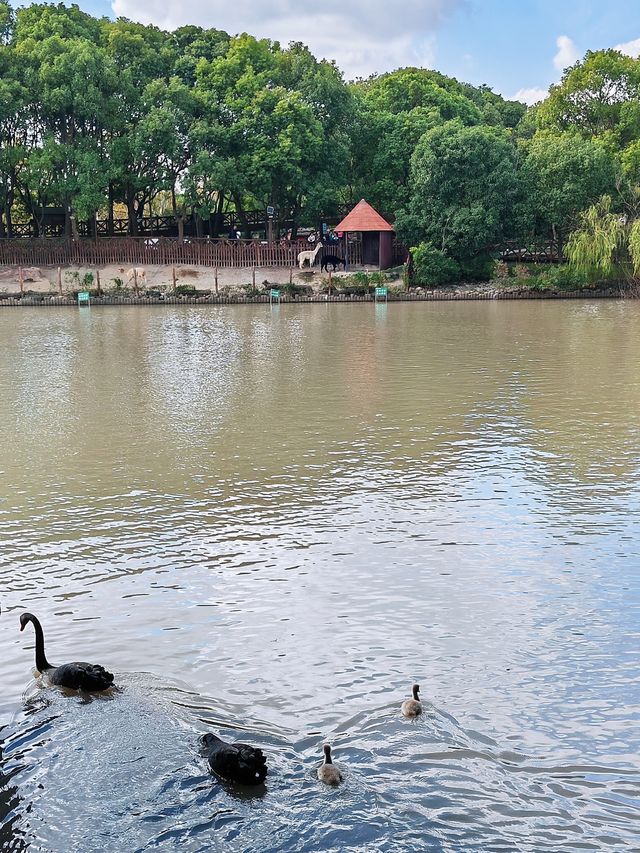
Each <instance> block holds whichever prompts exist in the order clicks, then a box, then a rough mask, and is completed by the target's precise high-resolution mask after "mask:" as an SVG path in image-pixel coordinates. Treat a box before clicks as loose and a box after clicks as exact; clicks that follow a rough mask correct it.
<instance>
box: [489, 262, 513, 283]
mask: <svg viewBox="0 0 640 853" xmlns="http://www.w3.org/2000/svg"><path fill="white" fill-rule="evenodd" d="M491 278H493V279H500V278H509V264H508V263H507V262H506V261H496V262H495V264H494V266H493V275H492V276H491Z"/></svg>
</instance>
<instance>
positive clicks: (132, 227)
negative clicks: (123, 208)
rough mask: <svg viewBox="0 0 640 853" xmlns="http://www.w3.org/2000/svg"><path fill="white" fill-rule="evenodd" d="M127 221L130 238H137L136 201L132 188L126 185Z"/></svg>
mask: <svg viewBox="0 0 640 853" xmlns="http://www.w3.org/2000/svg"><path fill="white" fill-rule="evenodd" d="M127 219H128V223H127V225H128V231H129V235H130V236H131V237H137V236H138V215H137V211H136V199H135V193H134V192H133V187H132V186H131V184H127Z"/></svg>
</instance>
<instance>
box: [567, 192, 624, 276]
mask: <svg viewBox="0 0 640 853" xmlns="http://www.w3.org/2000/svg"><path fill="white" fill-rule="evenodd" d="M566 256H567V258H568V260H569V263H570V264H571V266H572V267H573V268H574V269H575V270H576V272H578V273H580V274H581V275H584V276H586V277H587V278H588V279H589V280H591V281H597V280H602V279H604V280H607V279H623V280H625V281H626V282H627V283H629V284H632V285H635V286H638V285H640V187H635V188H634V189H633V191H632V193H631V197H630V199H629V200H628V201H627V203H626V204H625V212H622V213H621V212H619V211H616V210H615V209H614V207H613V202H612V199H611V196H608V195H604V196H602V198H601V199H600V200H599V201H598V202H597V203H596V204H593V205H591V207H589V208H587V210H585V211H584V212H583V213H582V214H581V216H580V224H579V226H578V228H577V229H576V230H575V231H574V232H573V233H572V234H571V236H570V238H569V240H568V242H567V246H566Z"/></svg>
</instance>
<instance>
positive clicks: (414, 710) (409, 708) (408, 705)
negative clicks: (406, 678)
mask: <svg viewBox="0 0 640 853" xmlns="http://www.w3.org/2000/svg"><path fill="white" fill-rule="evenodd" d="M419 693H420V685H419V684H414V685H413V699H405V700H404V702H403V703H402V709H401V710H402V713H403V714H404V716H405V717H417V716H419V715H420V714H421V713H422V702H421V701H420V697H419Z"/></svg>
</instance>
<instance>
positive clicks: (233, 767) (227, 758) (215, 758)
mask: <svg viewBox="0 0 640 853" xmlns="http://www.w3.org/2000/svg"><path fill="white" fill-rule="evenodd" d="M202 743H203V744H204V746H205V748H206V750H207V759H208V761H209V767H210V768H211V769H212V770H213V772H214V773H217V774H218V776H222V778H223V779H227V780H228V781H229V782H237V783H238V784H240V785H261V784H262V783H263V782H264V780H265V778H266V775H267V759H266V758H265V756H264V753H263V752H262V750H261V749H256V748H255V747H253V746H249V745H248V744H246V743H225V741H223V740H221V739H220V738H219V737H216V735H212V734H206V735H203V737H202Z"/></svg>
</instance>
